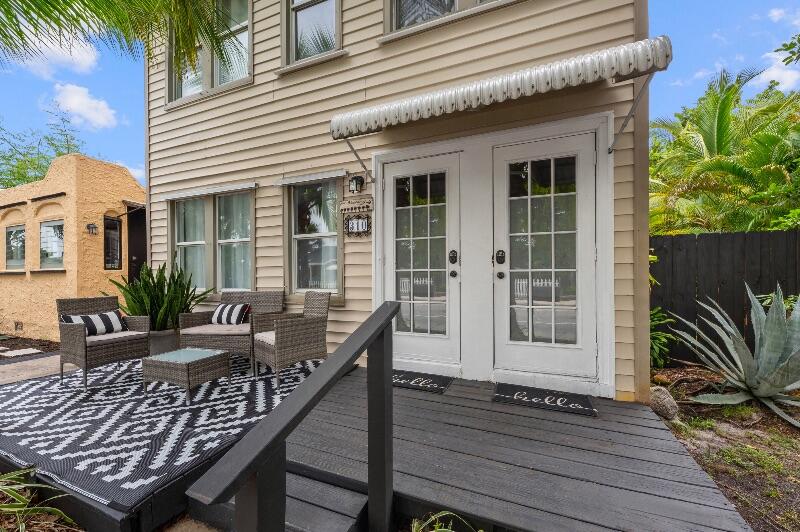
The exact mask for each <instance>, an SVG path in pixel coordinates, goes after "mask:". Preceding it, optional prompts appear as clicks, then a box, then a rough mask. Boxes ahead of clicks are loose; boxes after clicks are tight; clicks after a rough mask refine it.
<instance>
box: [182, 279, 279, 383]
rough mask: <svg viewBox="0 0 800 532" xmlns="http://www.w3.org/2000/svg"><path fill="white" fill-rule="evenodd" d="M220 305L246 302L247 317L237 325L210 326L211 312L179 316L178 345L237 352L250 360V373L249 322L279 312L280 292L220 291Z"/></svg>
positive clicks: (251, 350)
mask: <svg viewBox="0 0 800 532" xmlns="http://www.w3.org/2000/svg"><path fill="white" fill-rule="evenodd" d="M220 303H227V304H232V303H247V304H248V305H250V315H249V317H248V319H247V321H246V322H245V323H243V324H241V325H218V324H214V323H211V316H212V315H213V314H214V311H213V310H209V311H203V312H190V313H187V314H181V315H180V316H179V317H178V323H179V326H180V346H181V347H200V348H205V349H223V350H225V351H228V352H231V353H241V354H244V355H247V357H248V358H249V359H250V366H251V370H253V371H255V366H254V361H253V322H254V320H255V319H264V320H267V321H269V320H274V319H275V318H276V317H278V316H280V315H281V313H283V291H282V290H280V291H278V290H271V291H264V292H249V291H232V292H222V294H221V296H220Z"/></svg>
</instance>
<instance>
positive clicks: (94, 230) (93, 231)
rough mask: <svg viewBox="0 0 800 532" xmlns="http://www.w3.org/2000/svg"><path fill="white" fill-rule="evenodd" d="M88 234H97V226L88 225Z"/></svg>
mask: <svg viewBox="0 0 800 532" xmlns="http://www.w3.org/2000/svg"><path fill="white" fill-rule="evenodd" d="M86 232H87V233H89V234H90V235H96V234H97V224H86Z"/></svg>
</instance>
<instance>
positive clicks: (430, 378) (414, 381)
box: [392, 370, 453, 393]
mask: <svg viewBox="0 0 800 532" xmlns="http://www.w3.org/2000/svg"><path fill="white" fill-rule="evenodd" d="M451 382H453V377H444V376H442V375H431V374H430V373H417V372H416V371H399V370H395V371H394V372H393V373H392V384H394V385H395V386H397V387H399V388H409V389H411V390H422V391H423V392H431V393H444V391H445V390H446V389H447V387H448V386H450V383H451Z"/></svg>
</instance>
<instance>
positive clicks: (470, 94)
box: [331, 35, 672, 139]
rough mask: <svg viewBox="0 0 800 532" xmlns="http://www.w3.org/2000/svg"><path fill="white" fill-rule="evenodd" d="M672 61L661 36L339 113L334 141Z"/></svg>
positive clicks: (334, 122) (647, 69)
mask: <svg viewBox="0 0 800 532" xmlns="http://www.w3.org/2000/svg"><path fill="white" fill-rule="evenodd" d="M671 60H672V43H671V42H670V40H669V37H667V36H666V35H662V36H661V37H657V38H655V39H645V40H642V41H636V42H633V43H629V44H623V45H620V46H615V47H613V48H606V49H604V50H598V51H596V52H591V53H588V54H584V55H579V56H576V57H572V58H569V59H564V60H561V61H556V62H553V63H548V64H546V65H540V66H535V67H531V68H526V69H523V70H517V71H516V72H511V73H508V74H501V75H498V76H492V77H490V78H485V79H481V80H478V81H473V82H471V83H466V84H464V85H458V86H455V87H450V88H447V89H441V90H437V91H432V92H428V93H424V94H418V95H416V96H412V97H410V98H403V99H401V100H395V101H392V102H388V103H384V104H381V105H376V106H373V107H366V108H363V109H357V110H355V111H350V112H347V113H342V114H338V115H336V116H334V117H333V119H331V135H332V136H333V138H334V139H347V138H349V137H355V136H358V135H365V134H367V133H376V132H378V131H381V130H382V129H384V128H386V127H389V126H395V125H397V124H405V123H407V122H414V121H417V120H424V119H426V118H431V117H434V116H441V115H446V114H450V113H455V112H457V111H466V110H469V109H476V108H478V107H481V106H484V105H491V104H493V103H495V102H504V101H506V100H516V99H518V98H522V97H523V96H532V95H534V94H541V93H545V92H550V91H555V90H561V89H564V88H567V87H577V86H579V85H585V84H587V83H594V82H596V81H603V80H612V81H624V80H628V79H631V78H635V77H638V76H644V75H647V74H651V73H654V72H657V71H659V70H666V68H667V66H668V65H669V63H670V61H671Z"/></svg>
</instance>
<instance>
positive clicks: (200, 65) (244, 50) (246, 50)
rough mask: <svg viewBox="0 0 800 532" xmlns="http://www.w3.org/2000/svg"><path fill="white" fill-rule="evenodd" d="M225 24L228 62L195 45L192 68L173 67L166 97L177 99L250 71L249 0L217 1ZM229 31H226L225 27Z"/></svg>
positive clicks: (243, 77)
mask: <svg viewBox="0 0 800 532" xmlns="http://www.w3.org/2000/svg"><path fill="white" fill-rule="evenodd" d="M217 6H218V7H219V10H220V11H221V12H222V13H223V14H224V17H225V20H224V25H225V27H226V32H225V34H226V35H228V36H227V37H226V39H225V43H224V45H223V46H224V47H225V49H226V50H227V52H228V59H229V63H230V64H228V65H226V64H224V63H223V62H222V61H221V60H220V58H219V57H216V56H214V54H213V53H212V52H210V51H207V50H205V49H204V48H203V47H202V46H200V47H198V61H197V65H196V67H195V69H186V70H184V71H183V72H181V71H180V70H179V69H178V68H175V67H174V66H173V68H172V73H171V88H170V100H171V101H174V100H180V99H181V98H187V97H190V96H195V95H197V94H201V93H203V92H211V91H213V90H214V89H216V88H218V87H224V86H225V85H227V84H229V83H232V82H234V81H239V80H242V79H245V78H246V77H247V76H248V75H249V73H250V0H218V1H217ZM228 28H229V31H230V34H228V30H227V29H228Z"/></svg>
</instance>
